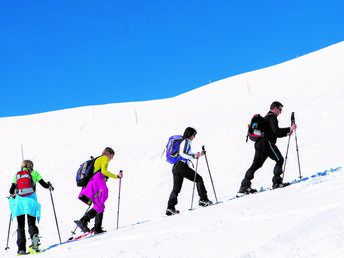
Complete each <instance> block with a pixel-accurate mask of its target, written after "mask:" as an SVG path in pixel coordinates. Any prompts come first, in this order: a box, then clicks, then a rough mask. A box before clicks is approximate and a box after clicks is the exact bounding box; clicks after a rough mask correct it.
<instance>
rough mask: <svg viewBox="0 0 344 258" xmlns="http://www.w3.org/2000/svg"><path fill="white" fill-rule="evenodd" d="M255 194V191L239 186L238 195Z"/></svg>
mask: <svg viewBox="0 0 344 258" xmlns="http://www.w3.org/2000/svg"><path fill="white" fill-rule="evenodd" d="M256 192H257V190H256V189H253V188H251V187H249V186H241V187H240V189H239V192H238V193H242V194H253V193H256Z"/></svg>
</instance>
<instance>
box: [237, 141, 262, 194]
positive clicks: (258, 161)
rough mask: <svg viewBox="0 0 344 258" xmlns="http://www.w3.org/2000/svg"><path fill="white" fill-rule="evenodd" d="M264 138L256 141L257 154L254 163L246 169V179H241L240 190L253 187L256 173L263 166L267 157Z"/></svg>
mask: <svg viewBox="0 0 344 258" xmlns="http://www.w3.org/2000/svg"><path fill="white" fill-rule="evenodd" d="M265 144H266V143H265V142H264V139H261V140H259V141H257V142H256V143H255V145H254V146H255V154H254V158H253V162H252V165H251V166H250V168H249V169H248V170H247V171H246V173H245V177H244V179H243V180H242V181H241V187H240V190H239V191H241V190H244V189H247V188H250V187H251V180H252V179H253V178H254V173H255V172H256V171H257V170H258V169H259V168H261V167H262V166H263V164H264V162H265V160H266V159H267V157H268V156H267V154H266V148H265Z"/></svg>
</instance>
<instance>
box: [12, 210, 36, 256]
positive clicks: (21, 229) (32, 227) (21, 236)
mask: <svg viewBox="0 0 344 258" xmlns="http://www.w3.org/2000/svg"><path fill="white" fill-rule="evenodd" d="M17 221H18V229H17V245H18V251H21V250H23V251H26V236H25V215H20V216H18V217H17ZM27 222H28V226H29V234H30V238H31V239H32V237H33V235H35V234H38V227H37V226H36V217H33V216H30V215H27Z"/></svg>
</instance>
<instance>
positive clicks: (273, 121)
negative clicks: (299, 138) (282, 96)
mask: <svg viewBox="0 0 344 258" xmlns="http://www.w3.org/2000/svg"><path fill="white" fill-rule="evenodd" d="M269 124H270V128H271V131H272V133H273V135H275V136H276V137H278V138H281V137H285V136H287V134H288V133H289V132H290V127H286V128H279V126H278V120H277V117H276V116H275V115H270V116H269Z"/></svg>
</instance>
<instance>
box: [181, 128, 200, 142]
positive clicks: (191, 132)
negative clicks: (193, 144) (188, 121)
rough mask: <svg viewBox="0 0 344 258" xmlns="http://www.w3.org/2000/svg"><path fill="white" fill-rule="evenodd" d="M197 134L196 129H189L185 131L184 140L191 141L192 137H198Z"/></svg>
mask: <svg viewBox="0 0 344 258" xmlns="http://www.w3.org/2000/svg"><path fill="white" fill-rule="evenodd" d="M196 134H197V131H196V130H195V129H194V128H192V127H188V128H186V129H185V131H184V134H183V139H189V138H190V137H191V136H193V135H196Z"/></svg>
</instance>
